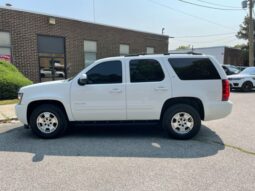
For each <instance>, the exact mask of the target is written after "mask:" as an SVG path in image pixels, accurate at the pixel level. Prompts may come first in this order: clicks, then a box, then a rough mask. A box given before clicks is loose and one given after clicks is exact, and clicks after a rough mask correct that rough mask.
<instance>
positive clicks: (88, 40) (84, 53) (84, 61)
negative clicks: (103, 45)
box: [83, 39, 98, 68]
mask: <svg viewBox="0 0 255 191" xmlns="http://www.w3.org/2000/svg"><path fill="white" fill-rule="evenodd" d="M86 41H87V42H95V43H96V51H95V52H93V51H86V50H85V42H86ZM86 53H90V54H95V55H96V59H95V61H96V60H97V53H98V41H97V40H91V39H84V40H83V56H84V57H83V64H84V66H85V68H86V67H88V66H90V65H91V64H92V63H93V62H92V63H90V64H89V65H86ZM95 61H94V62H95Z"/></svg>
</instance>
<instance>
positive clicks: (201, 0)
mask: <svg viewBox="0 0 255 191" xmlns="http://www.w3.org/2000/svg"><path fill="white" fill-rule="evenodd" d="M197 1H200V2H202V3H206V4H209V5H215V6H220V7H227V8H233V9H240V7H234V6H229V5H223V4H218V3H212V2H208V1H204V0H197Z"/></svg>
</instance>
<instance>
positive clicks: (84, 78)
mask: <svg viewBox="0 0 255 191" xmlns="http://www.w3.org/2000/svg"><path fill="white" fill-rule="evenodd" d="M87 80H88V77H87V74H82V75H81V77H80V78H79V80H78V84H79V85H81V86H84V85H86V84H87Z"/></svg>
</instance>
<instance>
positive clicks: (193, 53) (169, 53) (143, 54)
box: [124, 51, 203, 57]
mask: <svg viewBox="0 0 255 191" xmlns="http://www.w3.org/2000/svg"><path fill="white" fill-rule="evenodd" d="M161 54H162V53H161ZM171 54H192V55H203V54H202V53H198V52H193V51H188V52H174V53H171V52H167V53H163V55H171ZM145 55H154V54H146V53H141V54H128V55H124V57H132V56H145Z"/></svg>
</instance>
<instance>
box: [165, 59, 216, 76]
mask: <svg viewBox="0 0 255 191" xmlns="http://www.w3.org/2000/svg"><path fill="white" fill-rule="evenodd" d="M168 61H169V63H170V65H171V66H172V67H173V69H174V71H175V72H176V74H177V75H178V77H179V78H180V79H181V80H216V79H220V75H219V73H218V71H217V70H216V68H215V66H214V65H213V63H212V62H211V61H210V60H209V59H208V58H169V59H168Z"/></svg>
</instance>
